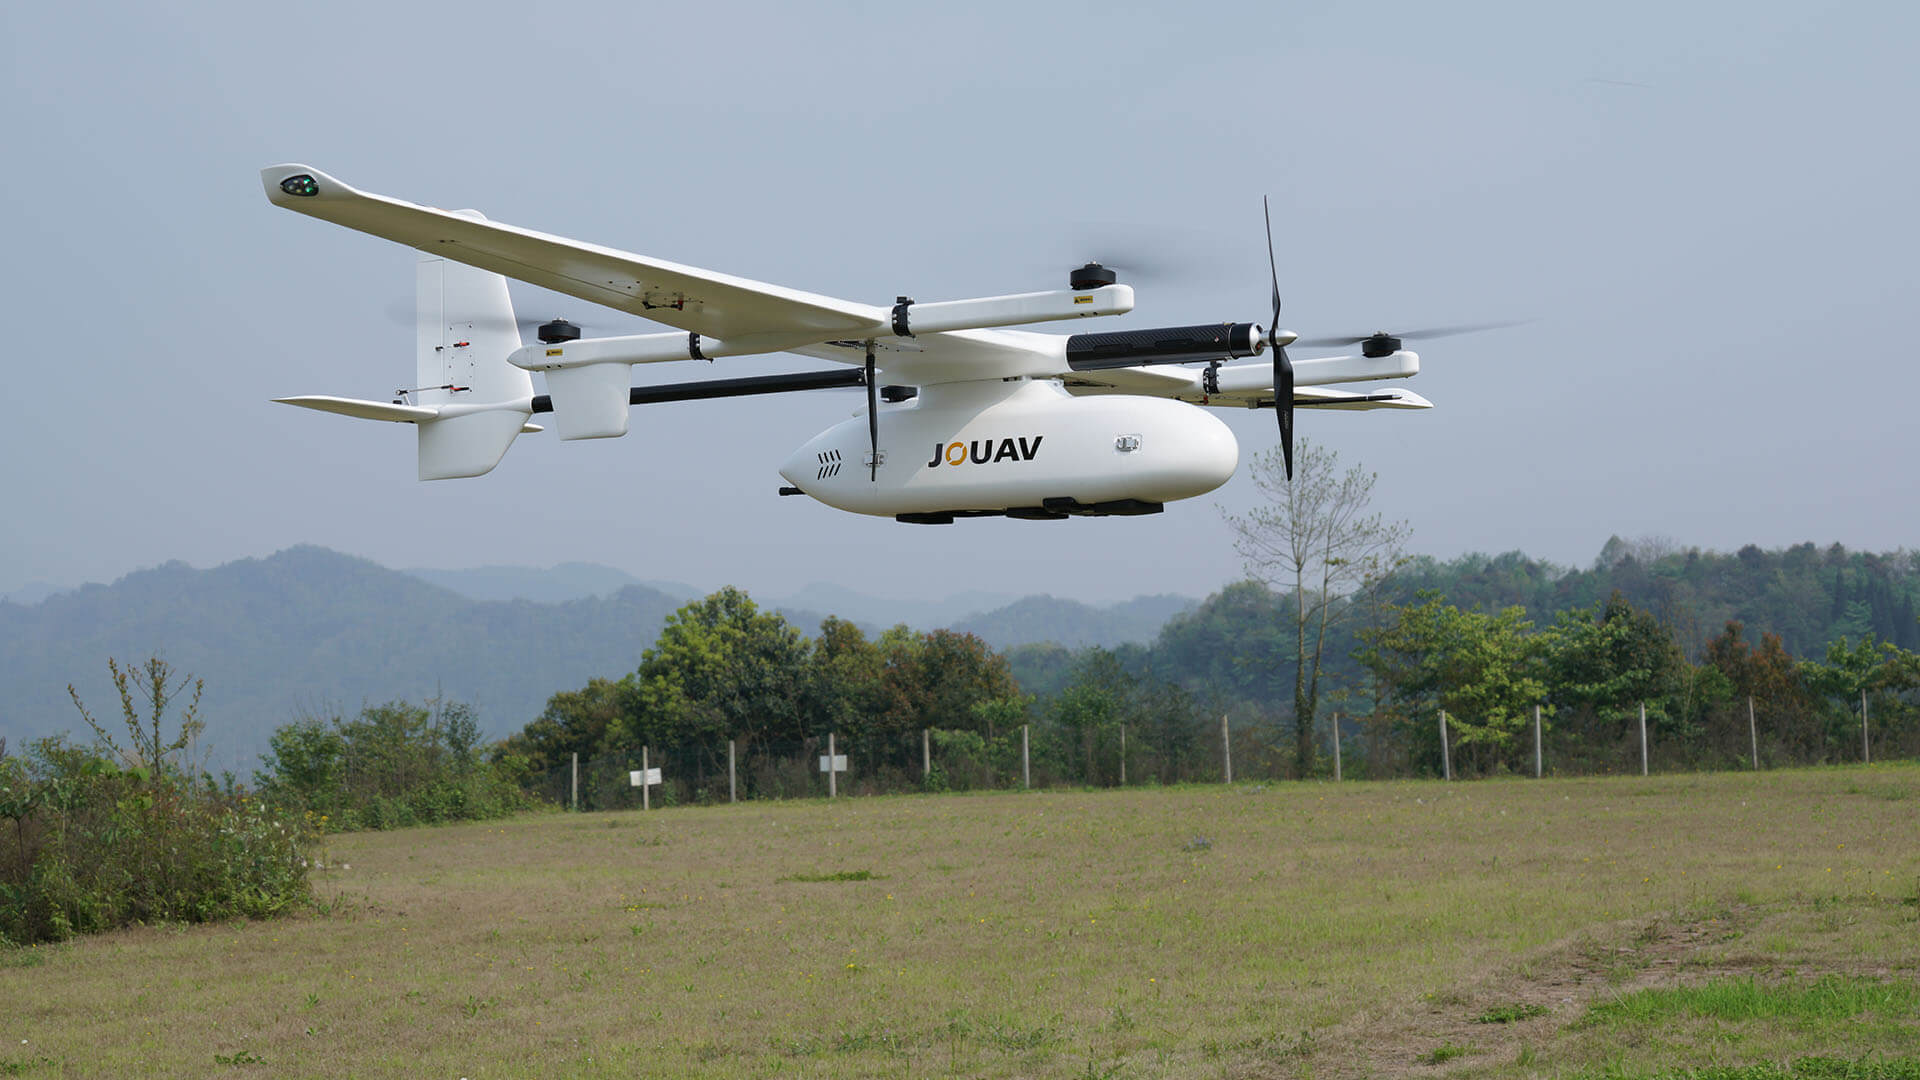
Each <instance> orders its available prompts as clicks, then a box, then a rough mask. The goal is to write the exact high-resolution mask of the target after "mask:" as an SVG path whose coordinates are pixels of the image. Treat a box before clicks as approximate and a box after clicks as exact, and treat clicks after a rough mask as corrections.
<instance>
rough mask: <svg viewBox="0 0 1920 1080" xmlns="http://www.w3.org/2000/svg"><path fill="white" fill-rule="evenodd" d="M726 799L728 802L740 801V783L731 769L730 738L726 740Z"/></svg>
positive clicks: (731, 742)
mask: <svg viewBox="0 0 1920 1080" xmlns="http://www.w3.org/2000/svg"><path fill="white" fill-rule="evenodd" d="M727 801H728V802H730V803H732V802H739V801H740V785H739V783H738V782H737V780H736V779H735V775H734V770H733V740H732V739H728V740H727Z"/></svg>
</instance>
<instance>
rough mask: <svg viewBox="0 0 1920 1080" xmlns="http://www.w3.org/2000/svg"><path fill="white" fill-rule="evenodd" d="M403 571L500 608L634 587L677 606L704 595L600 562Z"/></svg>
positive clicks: (560, 601) (577, 597)
mask: <svg viewBox="0 0 1920 1080" xmlns="http://www.w3.org/2000/svg"><path fill="white" fill-rule="evenodd" d="M404 572H405V573H408V574H412V575H413V576H414V577H417V578H419V579H420V580H422V581H425V582H428V583H429V584H433V585H438V586H440V587H441V588H443V589H450V590H452V591H454V592H457V593H459V594H460V595H461V596H464V597H466V598H467V599H469V600H491V601H497V602H501V603H505V602H509V601H513V600H530V601H532V602H533V603H536V604H562V603H565V602H567V601H568V600H585V599H586V598H588V597H591V596H610V595H612V594H614V593H617V592H619V591H620V590H621V589H624V588H627V587H629V586H633V585H638V586H640V587H642V588H647V589H652V590H654V591H655V592H659V593H664V594H666V595H667V596H671V597H673V598H674V599H676V600H679V601H680V602H681V603H685V602H686V601H688V600H693V599H696V598H698V597H700V596H702V595H704V594H702V593H701V592H700V591H699V590H698V589H695V588H694V587H693V586H691V585H682V584H680V583H679V582H673V581H642V580H640V579H639V578H636V577H634V576H633V575H632V574H629V573H627V572H626V571H625V570H619V569H615V568H614V567H611V566H602V565H600V564H599V563H583V562H568V563H561V564H560V565H558V566H550V567H547V568H546V569H544V570H543V569H540V568H538V567H532V566H475V567H469V568H467V569H464V570H432V569H426V568H416V569H412V570H407V571H404Z"/></svg>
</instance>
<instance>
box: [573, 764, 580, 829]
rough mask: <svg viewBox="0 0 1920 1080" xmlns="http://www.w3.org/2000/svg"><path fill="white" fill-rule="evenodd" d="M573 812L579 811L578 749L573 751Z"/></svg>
mask: <svg viewBox="0 0 1920 1080" xmlns="http://www.w3.org/2000/svg"><path fill="white" fill-rule="evenodd" d="M572 801H573V812H574V813H576V814H577V813H579V812H580V751H578V750H575V751H574V752H573V800H572Z"/></svg>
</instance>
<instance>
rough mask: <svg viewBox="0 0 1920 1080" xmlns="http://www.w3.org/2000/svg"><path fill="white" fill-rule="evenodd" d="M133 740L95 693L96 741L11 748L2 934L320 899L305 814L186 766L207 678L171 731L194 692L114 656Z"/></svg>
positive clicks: (2, 783) (11, 937) (253, 911)
mask: <svg viewBox="0 0 1920 1080" xmlns="http://www.w3.org/2000/svg"><path fill="white" fill-rule="evenodd" d="M107 667H108V670H110V671H111V672H112V673H113V682H114V688H115V689H116V690H117V691H118V692H119V696H120V707H121V714H122V719H123V720H124V721H125V725H126V730H127V736H128V740H129V741H128V743H127V744H126V745H125V746H123V745H121V744H120V742H119V741H118V740H117V739H115V738H114V736H113V735H112V733H110V732H109V731H108V730H107V729H106V728H105V727H104V726H102V725H101V724H100V723H99V722H98V721H97V720H95V719H94V717H93V715H92V714H91V713H89V712H88V711H87V708H86V706H85V705H84V704H82V703H81V701H80V698H79V695H78V694H73V688H72V687H71V686H69V687H68V688H67V690H68V693H69V694H73V701H74V704H75V705H76V706H77V707H78V708H79V709H80V715H81V717H82V718H83V719H85V720H86V722H87V725H88V726H89V727H91V728H92V729H93V732H94V736H95V744H94V746H92V747H82V746H78V745H75V744H73V743H71V742H69V741H68V740H67V739H66V737H65V736H56V737H54V738H50V739H42V740H40V741H38V742H36V743H33V744H32V745H31V746H30V747H29V748H28V752H27V754H26V755H25V756H24V757H8V756H5V755H4V752H0V817H5V818H6V819H7V821H8V826H9V827H8V828H5V829H0V941H8V942H14V943H19V944H29V943H34V942H41V941H60V940H64V939H66V938H70V937H73V936H74V935H76V934H87V933H95V932H98V931H101V930H109V929H112V928H114V927H117V926H125V925H128V924H131V923H153V922H205V921H208V920H212V919H228V918H236V917H245V918H263V917H266V916H270V915H276V914H279V913H281V912H284V911H286V910H288V909H289V908H292V907H295V906H298V905H301V904H304V903H307V902H309V901H310V900H311V899H312V891H311V887H310V885H309V883H308V881H307V869H306V867H307V862H306V858H305V856H304V854H303V852H304V850H305V847H306V845H307V843H308V841H310V840H312V839H313V838H314V835H313V830H311V829H309V828H307V826H306V822H305V819H303V818H298V817H294V818H289V817H288V816H286V815H284V814H280V813H277V812H275V811H274V810H272V809H270V808H269V807H268V806H266V805H265V804H263V803H261V802H260V801H259V800H258V799H255V798H250V797H248V796H247V795H245V794H244V793H243V792H241V791H239V790H237V789H236V788H235V787H234V786H233V784H232V783H231V782H230V781H229V782H228V783H227V784H226V785H225V786H224V787H222V786H220V785H217V784H215V783H214V781H213V779H212V778H211V777H209V776H207V775H206V774H205V773H204V772H201V771H199V770H197V769H194V768H192V767H190V766H188V765H186V764H185V763H184V762H183V761H182V760H181V758H182V755H183V753H184V751H185V749H186V747H187V746H189V745H190V744H191V742H192V739H193V737H194V736H195V735H196V734H198V732H199V731H200V724H199V721H198V720H197V719H195V712H196V709H197V706H198V704H199V699H200V684H199V683H198V682H194V683H192V690H193V699H192V702H191V703H190V704H189V705H188V707H187V708H186V709H185V710H183V711H182V712H181V714H180V717H179V721H178V726H179V733H178V735H176V736H175V737H173V738H171V739H169V738H168V737H167V735H166V733H165V730H164V729H165V718H166V712H167V709H168V706H169V705H170V704H171V703H172V701H173V699H174V697H175V695H176V694H177V693H178V692H179V691H181V690H183V689H186V688H187V686H188V680H187V679H186V678H184V677H182V678H179V679H176V678H175V677H174V675H173V672H172V669H171V668H170V667H169V666H168V665H167V663H166V662H165V661H164V660H160V659H158V658H154V659H150V660H148V661H147V662H146V663H144V664H142V665H140V666H139V667H126V668H122V667H121V666H120V665H119V664H118V663H117V662H115V661H112V660H109V661H108V662H107Z"/></svg>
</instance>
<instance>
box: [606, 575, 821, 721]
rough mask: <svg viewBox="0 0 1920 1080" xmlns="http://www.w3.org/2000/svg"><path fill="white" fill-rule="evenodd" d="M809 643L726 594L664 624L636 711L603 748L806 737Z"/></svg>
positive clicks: (776, 618) (735, 593) (642, 675)
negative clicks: (803, 707) (802, 730)
mask: <svg viewBox="0 0 1920 1080" xmlns="http://www.w3.org/2000/svg"><path fill="white" fill-rule="evenodd" d="M806 661H807V642H806V640H805V639H804V638H802V637H801V636H800V632H799V631H798V630H796V629H794V627H793V626H792V625H791V624H790V623H788V622H787V620H786V619H784V618H782V617H781V616H780V615H778V614H777V613H774V612H770V611H769V612H762V611H761V610H760V609H759V607H758V606H756V605H755V604H754V602H753V601H752V600H751V599H749V598H748V597H747V594H746V593H743V592H741V591H740V590H739V589H736V588H733V587H731V586H729V587H727V588H724V589H721V590H720V591H719V592H716V593H714V594H713V595H711V596H708V597H707V598H706V599H704V600H697V601H695V602H693V603H691V604H688V605H686V606H685V607H682V608H681V609H680V610H678V611H676V612H674V613H673V614H672V615H669V616H667V624H666V626H665V627H664V628H663V629H662V630H661V631H660V637H659V639H658V640H656V641H655V642H654V645H653V648H651V649H648V650H647V651H646V652H645V653H643V654H642V655H641V660H640V667H639V670H637V671H636V672H634V676H633V677H634V680H635V683H636V686H637V689H638V708H637V709H635V710H633V711H631V712H625V711H623V713H622V714H621V715H620V716H619V717H618V718H617V719H616V720H615V721H614V722H613V723H612V724H610V725H609V727H608V729H607V742H608V744H609V747H614V746H625V747H638V746H641V745H644V744H652V745H655V746H661V745H665V746H684V747H693V746H700V747H703V748H706V749H708V750H713V749H714V748H716V747H724V745H725V743H726V741H727V740H728V739H730V738H739V739H743V740H749V741H751V740H757V739H763V738H794V737H798V736H799V735H800V734H802V732H801V731H800V728H801V726H802V705H803V703H804V697H805V693H804V691H805V679H806Z"/></svg>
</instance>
